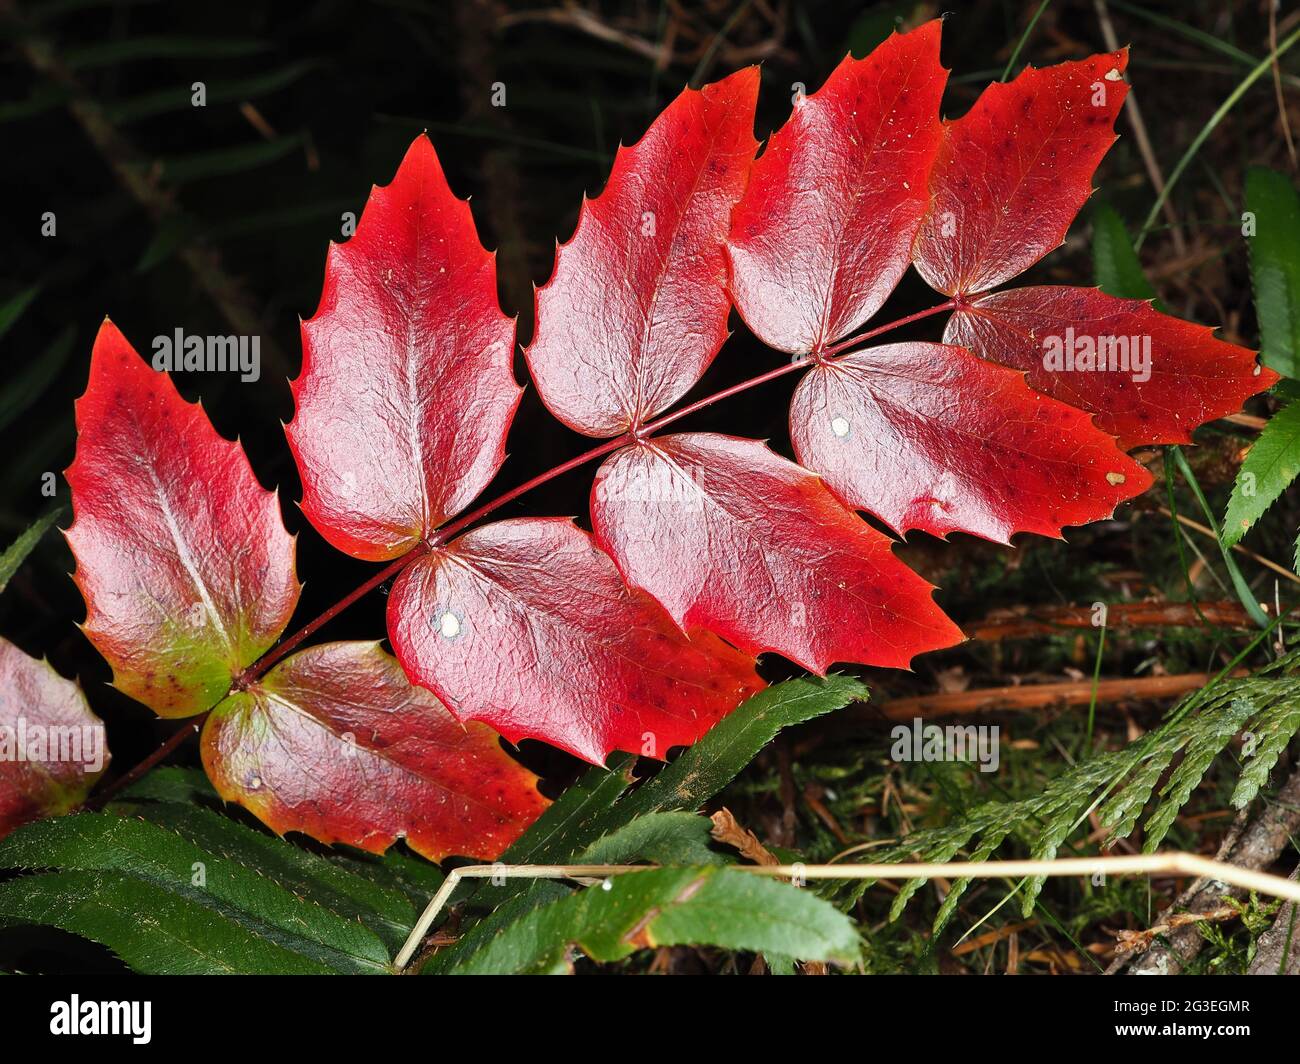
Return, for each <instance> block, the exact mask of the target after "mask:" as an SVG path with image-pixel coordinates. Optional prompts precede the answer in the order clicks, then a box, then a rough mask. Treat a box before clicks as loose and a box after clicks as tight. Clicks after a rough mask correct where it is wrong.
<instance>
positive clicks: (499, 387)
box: [286, 135, 520, 561]
mask: <svg viewBox="0 0 1300 1064" xmlns="http://www.w3.org/2000/svg"><path fill="white" fill-rule="evenodd" d="M514 336H515V327H514V322H513V321H512V320H511V319H509V318H506V317H505V315H503V314H502V313H501V308H500V307H499V306H498V304H497V285H496V263H495V260H494V258H493V256H492V255H490V254H489V253H488V252H486V251H484V250H483V247H482V245H481V244H480V243H479V239H478V233H477V231H476V230H475V228H474V219H473V216H472V215H471V214H470V209H469V205H468V203H466V202H465V201H464V200H459V199H456V197H455V196H453V195H452V192H451V189H450V188H448V187H447V180H446V178H445V177H444V176H443V173H442V167H441V165H440V164H439V162H438V156H437V155H436V154H435V152H434V150H433V145H432V144H430V143H429V140H428V138H427V137H425V136H423V135H421V136H419V137H417V138H416V140H415V142H414V143H413V144H412V145H411V147H410V150H409V151H407V153H406V158H405V159H403V160H402V165H401V166H400V167H399V168H398V171H397V176H396V177H394V178H393V182H392V184H390V185H388V186H386V187H384V188H375V189H374V190H373V191H372V192H371V194H370V200H369V202H368V203H367V204H366V210H365V214H364V216H363V217H362V219H361V223H360V225H359V226H358V227H357V232H356V235H355V236H354V237H353V238H352V239H351V240H349V241H348V242H347V243H346V244H334V245H331V246H330V252H329V257H328V260H327V262H326V266H325V288H324V291H323V293H322V295H321V302H320V307H319V309H317V311H316V315H315V317H313V318H312V319H311V320H310V321H307V322H304V323H303V326H302V343H303V364H302V373H301V375H300V376H299V377H298V379H297V380H296V381H294V382H293V394H294V400H295V403H296V406H297V414H296V416H295V418H294V420H293V423H292V424H290V425H288V426H287V427H286V432H287V433H288V436H289V444H290V446H291V447H292V448H293V453H294V457H295V458H296V459H297V462H298V468H299V470H300V471H301V473H302V483H303V502H302V507H303V512H304V513H306V515H307V517H308V519H309V520H310V521H311V523H312V524H313V525H315V526H316V528H317V530H318V531H319V532H320V533H321V535H323V536H324V537H325V538H326V539H327V540H329V541H330V542H331V543H332V544H334V546H336V547H338V548H339V549H340V550H342V551H345V552H347V553H348V554H352V555H354V556H356V557H358V558H365V559H367V560H369V561H382V560H384V559H388V558H395V557H397V556H398V555H399V554H404V553H405V552H406V551H408V550H409V549H410V548H411V547H413V546H414V545H415V544H416V543H418V542H419V541H420V539H421V538H422V537H423V536H424V535H426V534H428V533H429V532H431V531H433V529H435V528H436V527H437V526H438V525H440V524H442V523H443V522H444V521H445V520H447V518H449V517H451V516H452V515H454V514H456V513H458V512H459V511H460V510H462V509H464V507H465V506H467V505H468V504H469V503H470V502H471V501H472V500H473V499H474V497H475V496H476V495H478V493H479V492H480V491H482V490H483V488H484V487H485V486H486V485H487V483H488V481H489V480H491V479H492V477H493V476H494V475H495V474H496V471H497V469H498V468H500V466H501V463H502V461H504V459H505V438H506V432H507V430H508V429H509V427H510V421H511V419H512V418H513V417H514V412H515V407H516V406H517V405H518V402H519V395H520V389H519V386H518V385H517V384H516V383H515V380H514V376H513V374H512V372H511V369H510V363H511V358H512V356H513V351H514Z"/></svg>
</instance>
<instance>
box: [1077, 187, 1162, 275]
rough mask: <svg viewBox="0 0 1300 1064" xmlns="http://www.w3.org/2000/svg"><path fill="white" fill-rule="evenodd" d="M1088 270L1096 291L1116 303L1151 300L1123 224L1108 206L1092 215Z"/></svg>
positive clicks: (1095, 210)
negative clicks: (1090, 265) (1115, 299)
mask: <svg viewBox="0 0 1300 1064" xmlns="http://www.w3.org/2000/svg"><path fill="white" fill-rule="evenodd" d="M1092 268H1093V275H1094V277H1095V278H1096V281H1097V287H1098V288H1100V289H1101V290H1102V291H1103V292H1105V293H1106V294H1107V295H1108V296H1115V297H1116V298H1118V299H1155V296H1156V291H1155V289H1154V288H1152V287H1151V282H1150V281H1148V280H1147V275H1146V274H1145V273H1144V272H1143V270H1142V263H1141V262H1140V261H1139V259H1138V257H1137V252H1136V251H1134V250H1133V241H1132V239H1131V238H1130V237H1129V235H1128V230H1127V229H1126V228H1125V227H1124V221H1123V219H1122V218H1120V216H1119V214H1118V213H1116V211H1115V209H1114V208H1113V207H1111V206H1110V205H1109V204H1107V203H1104V202H1100V201H1099V202H1098V203H1097V205H1096V206H1095V207H1094V208H1093V211H1092Z"/></svg>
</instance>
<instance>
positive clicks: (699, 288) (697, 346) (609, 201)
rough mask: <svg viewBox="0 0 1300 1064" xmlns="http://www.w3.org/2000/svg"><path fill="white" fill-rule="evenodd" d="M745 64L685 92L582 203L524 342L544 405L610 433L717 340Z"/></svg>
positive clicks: (749, 82)
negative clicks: (529, 340)
mask: <svg viewBox="0 0 1300 1064" xmlns="http://www.w3.org/2000/svg"><path fill="white" fill-rule="evenodd" d="M757 97H758V68H757V67H748V68H747V69H745V70H741V71H739V72H738V73H735V74H732V75H731V76H730V77H729V78H726V79H724V80H723V81H719V82H716V83H714V84H712V85H706V86H705V87H704V88H703V89H701V90H700V91H698V92H696V91H693V90H691V89H687V90H685V91H684V92H683V93H682V94H681V95H680V96H678V97H677V99H676V100H675V101H673V103H671V104H670V105H669V106H668V107H667V108H666V109H665V110H664V112H663V113H662V114H661V115H660V116H659V117H658V118H657V119H655V122H654V124H653V125H652V126H651V127H650V129H649V130H648V131H647V132H646V135H645V136H644V137H642V138H641V140H640V141H639V142H638V143H637V144H636V145H634V146H633V147H631V148H623V149H620V151H619V153H618V157H617V158H616V159H615V161H614V168H613V171H612V172H611V173H610V176H609V183H608V184H607V185H606V186H605V191H604V192H603V193H601V195H600V196H598V197H597V198H596V199H594V200H589V201H585V202H584V203H583V207H582V213H581V214H580V216H579V218H578V227H577V230H576V231H575V232H574V234H573V238H572V239H571V240H570V241H569V243H567V244H565V245H563V246H561V247H558V248H557V249H556V253H555V272H554V273H553V274H552V275H551V279H550V280H549V281H548V282H547V283H546V285H545V286H544V287H542V288H540V289H538V291H537V332H536V335H535V336H534V338H533V342H532V344H531V345H530V346H529V348H528V351H527V356H528V366H529V369H530V370H531V372H532V375H533V379H534V380H535V381H536V382H537V390H538V392H539V394H540V395H541V397H542V400H543V402H545V403H546V405H547V407H548V408H549V409H550V411H551V412H552V413H553V414H554V415H555V416H556V417H558V418H559V419H560V420H561V421H563V422H564V423H565V424H566V425H568V426H569V427H571V428H573V429H576V430H577V431H578V432H582V433H586V434H587V435H588V436H617V435H619V434H620V433H622V432H624V431H625V430H627V429H629V428H631V427H632V426H634V425H638V424H641V423H643V422H644V421H646V420H647V419H649V418H652V417H654V415H655V414H658V413H660V412H661V411H663V410H665V409H667V408H668V407H669V406H671V405H672V404H673V403H674V402H676V401H677V400H678V399H680V398H681V397H682V396H683V395H684V394H686V392H687V390H688V389H689V388H690V387H691V385H693V384H694V383H695V382H696V381H697V380H699V379H700V377H701V375H702V374H703V373H704V371H705V370H706V369H707V368H708V367H709V363H710V362H712V361H713V357H714V356H715V355H716V354H717V353H718V348H720V347H721V346H722V342H723V341H724V340H725V339H726V338H727V311H728V310H729V302H728V299H727V295H726V291H725V288H724V284H725V281H726V270H727V267H726V257H725V253H724V251H723V241H724V240H725V239H726V235H727V225H728V221H729V219H730V217H731V208H732V206H733V205H734V204H735V202H736V200H737V199H739V198H740V194H741V192H743V191H744V188H745V178H746V176H747V175H748V173H749V166H750V163H751V161H752V160H753V158H754V150H755V149H756V148H757V147H758V144H757V142H756V141H755V140H754V106H755V103H756V101H757Z"/></svg>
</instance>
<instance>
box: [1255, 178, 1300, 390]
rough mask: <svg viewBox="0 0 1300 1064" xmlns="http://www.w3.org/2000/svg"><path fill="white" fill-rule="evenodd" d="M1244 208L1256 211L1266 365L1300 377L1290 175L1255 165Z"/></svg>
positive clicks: (1295, 220) (1296, 226)
mask: <svg viewBox="0 0 1300 1064" xmlns="http://www.w3.org/2000/svg"><path fill="white" fill-rule="evenodd" d="M1246 209H1247V210H1248V211H1250V212H1251V213H1252V214H1253V215H1254V216H1255V235H1254V236H1253V237H1251V238H1250V279H1251V285H1252V287H1253V288H1254V290H1255V314H1256V316H1257V317H1258V318H1259V335H1260V345H1261V347H1262V349H1263V350H1262V354H1263V359H1264V365H1266V366H1268V367H1269V369H1274V370H1277V372H1278V373H1282V374H1285V375H1286V376H1288V377H1298V376H1300V196H1297V195H1296V190H1295V186H1294V185H1293V184H1292V183H1291V181H1290V179H1289V178H1287V177H1285V176H1284V175H1282V174H1279V173H1275V172H1274V171H1272V170H1266V169H1263V168H1262V167H1254V168H1252V169H1251V170H1250V171H1249V172H1248V173H1247V174H1246Z"/></svg>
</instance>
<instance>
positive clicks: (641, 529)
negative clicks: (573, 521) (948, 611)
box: [591, 433, 962, 673]
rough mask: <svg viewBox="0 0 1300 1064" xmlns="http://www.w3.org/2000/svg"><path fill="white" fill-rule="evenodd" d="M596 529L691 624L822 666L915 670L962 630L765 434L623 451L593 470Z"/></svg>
mask: <svg viewBox="0 0 1300 1064" xmlns="http://www.w3.org/2000/svg"><path fill="white" fill-rule="evenodd" d="M591 515H592V522H593V525H594V527H595V530H596V537H597V540H598V541H599V542H600V544H601V546H603V547H605V549H607V550H608V551H609V552H610V554H612V555H613V557H614V560H615V561H616V562H617V563H618V566H619V568H620V569H621V570H622V572H623V574H624V576H626V577H627V579H628V581H629V582H630V583H631V584H633V585H634V586H636V587H640V588H643V589H644V590H646V591H648V592H649V593H650V594H652V595H654V596H655V598H657V599H658V600H659V601H660V602H661V603H663V605H664V606H665V607H666V608H667V610H668V612H669V613H670V614H672V616H673V619H674V620H676V621H677V623H678V624H679V625H681V626H682V627H683V628H684V629H693V628H707V629H709V630H710V631H713V632H717V633H718V634H719V635H721V636H723V637H725V638H726V639H729V640H730V641H731V642H733V643H735V644H736V645H737V646H739V647H740V648H741V649H743V650H745V651H748V652H749V653H751V654H758V653H761V652H763V651H767V650H774V651H776V652H777V653H780V654H784V655H785V656H786V657H787V658H790V659H792V660H794V661H797V662H798V663H799V664H801V665H803V666H805V667H806V668H810V669H814V670H816V671H817V672H823V673H824V672H825V671H826V669H827V667H828V666H829V665H830V664H831V663H832V662H835V661H857V662H862V663H864V664H868V665H881V666H887V667H893V668H907V667H908V665H909V663H910V662H911V659H912V656H913V655H915V654H919V653H922V652H924V651H927V650H935V649H938V648H940V647H947V646H952V645H953V644H954V643H958V642H960V641H961V639H962V635H961V632H960V631H958V629H957V627H956V626H955V625H954V624H953V623H952V622H951V621H950V620H948V618H947V617H945V616H944V615H943V613H942V611H940V609H939V607H938V606H936V605H935V604H934V602H933V601H932V600H931V598H930V591H931V586H930V585H929V584H927V583H926V582H925V581H924V580H922V579H921V578H920V577H919V576H917V575H916V574H915V573H913V572H912V571H911V570H910V569H908V568H907V567H906V566H904V565H903V563H902V562H900V561H899V560H898V559H897V558H895V557H894V553H893V550H892V549H891V544H890V541H889V540H888V539H887V538H886V537H885V536H882V535H881V534H880V533H879V532H876V531H875V530H873V529H872V528H870V527H869V526H868V525H867V524H865V523H864V522H863V521H862V520H861V519H860V518H859V517H858V516H857V515H856V514H853V513H850V512H849V511H848V510H846V509H845V508H844V507H843V506H842V505H840V503H839V502H837V501H836V499H835V498H834V497H833V496H832V495H831V493H830V492H829V491H827V490H826V488H825V486H824V485H823V484H822V482H821V480H820V479H819V478H818V477H816V476H814V475H813V474H811V473H809V472H808V471H807V470H805V469H801V468H800V467H799V466H797V465H795V464H794V463H793V462H787V461H786V460H785V459H784V458H780V457H778V456H777V455H775V454H773V453H772V452H771V451H770V450H768V449H767V447H765V446H764V445H763V444H761V443H759V442H757V441H756V440H740V439H736V438H734V437H731V436H718V435H713V434H703V433H692V434H688V435H682V436H662V437H659V438H657V439H654V440H650V441H647V442H645V443H642V444H639V445H637V446H636V447H633V448H629V449H627V450H623V451H620V452H619V453H618V454H616V455H614V457H613V458H611V459H609V461H607V462H606V463H605V465H604V466H603V467H602V468H601V470H600V472H599V474H597V477H596V484H595V487H594V489H593V491H592V500H591Z"/></svg>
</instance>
